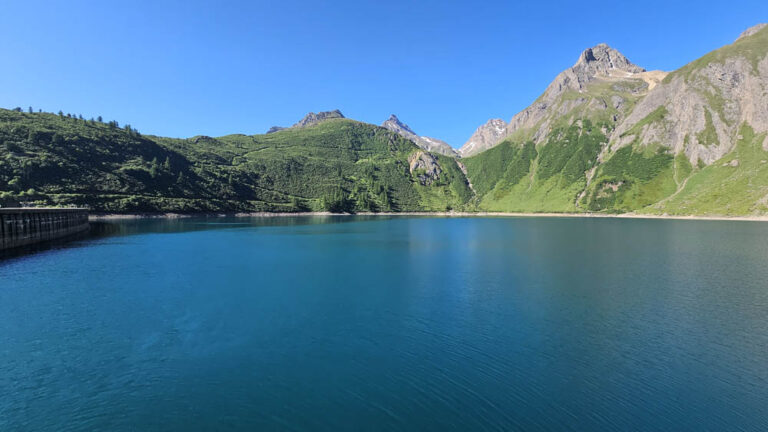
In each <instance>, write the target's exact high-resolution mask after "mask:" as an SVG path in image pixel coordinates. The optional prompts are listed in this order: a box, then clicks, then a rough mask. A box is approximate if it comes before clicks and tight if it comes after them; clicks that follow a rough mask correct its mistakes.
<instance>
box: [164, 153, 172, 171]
mask: <svg viewBox="0 0 768 432" xmlns="http://www.w3.org/2000/svg"><path fill="white" fill-rule="evenodd" d="M163 169H164V170H166V171H168V172H171V159H170V158H169V157H168V156H166V157H165V162H163Z"/></svg>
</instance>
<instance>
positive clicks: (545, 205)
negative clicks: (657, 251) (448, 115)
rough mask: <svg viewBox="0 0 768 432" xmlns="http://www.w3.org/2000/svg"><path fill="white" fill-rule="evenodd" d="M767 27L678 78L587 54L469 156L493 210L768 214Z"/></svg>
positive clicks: (611, 55)
mask: <svg viewBox="0 0 768 432" xmlns="http://www.w3.org/2000/svg"><path fill="white" fill-rule="evenodd" d="M767 52H768V28H767V27H766V26H764V25H760V26H756V27H753V28H751V29H749V30H747V31H746V32H744V33H743V34H742V36H741V37H739V39H737V40H736V41H735V42H734V43H733V44H731V45H728V46H725V47H723V48H721V49H719V50H716V51H714V52H712V53H709V54H707V55H706V56H704V57H702V58H700V59H698V60H696V61H694V62H692V63H689V64H688V65H686V66H684V67H682V68H680V69H679V70H677V71H674V72H671V73H669V74H667V73H664V72H661V71H651V72H647V71H645V70H644V69H642V68H641V67H639V66H637V65H634V64H633V63H631V62H630V61H629V60H628V59H627V58H626V57H625V56H623V55H622V54H621V53H619V52H618V51H616V50H614V49H612V48H610V47H608V46H607V45H605V44H600V45H597V46H595V47H593V48H590V49H587V50H585V51H584V52H583V53H582V54H581V55H580V56H579V59H578V61H577V62H576V64H574V66H573V67H571V68H568V69H566V70H565V71H563V72H562V73H560V74H559V75H558V76H557V77H556V78H555V80H554V81H553V82H552V83H551V84H550V85H549V86H548V87H547V89H546V90H545V92H544V93H543V94H542V95H541V96H540V97H539V98H538V99H537V100H536V101H534V103H533V104H532V105H531V106H530V107H528V108H526V109H525V110H523V111H522V112H520V113H519V114H517V115H515V116H514V117H513V118H512V120H511V121H510V122H509V124H508V125H507V126H506V130H505V132H504V133H503V134H502V136H501V137H500V138H499V139H498V140H497V141H496V142H492V141H490V142H489V141H486V142H484V143H483V144H482V145H478V144H477V143H475V144H474V146H473V147H471V148H470V147H468V146H465V147H463V148H462V149H461V150H460V153H461V154H462V155H463V156H467V157H466V158H464V159H463V163H464V165H465V166H466V168H467V172H468V176H469V179H470V180H471V183H472V185H473V187H474V189H475V191H476V192H477V194H478V207H479V208H480V209H484V210H491V211H499V210H505V211H607V212H627V211H634V212H646V213H670V214H717V215H735V214H763V213H765V212H766V211H768V207H766V205H768V169H766V165H767V164H766V161H767V160H768V153H766V149H768V143H767V142H765V140H766V131H768V104H766V97H767V96H768V59H767V58H766V57H767V56H766V53H767Z"/></svg>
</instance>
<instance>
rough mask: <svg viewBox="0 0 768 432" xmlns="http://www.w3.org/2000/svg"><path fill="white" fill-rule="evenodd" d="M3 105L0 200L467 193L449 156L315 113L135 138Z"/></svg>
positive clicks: (359, 200)
mask: <svg viewBox="0 0 768 432" xmlns="http://www.w3.org/2000/svg"><path fill="white" fill-rule="evenodd" d="M20 111H21V110H20V109H19V110H18V111H9V110H1V109H0V155H2V156H1V157H0V204H2V205H13V204H18V203H20V202H22V203H23V202H27V203H34V204H36V205H69V204H76V205H88V206H90V207H91V208H92V209H93V210H94V211H99V212H169V211H172V212H201V211H206V212H246V211H270V212H285V211H309V210H315V211H320V210H326V211H334V212H340V211H349V212H357V211H436V210H441V211H442V210H446V209H451V208H455V209H464V208H465V206H466V205H467V203H468V202H469V200H470V199H471V198H472V192H471V190H470V189H469V186H468V185H467V181H466V178H465V177H464V174H463V173H462V172H461V170H460V169H459V167H458V165H457V164H456V161H455V160H454V159H452V158H449V157H445V156H441V155H432V154H429V153H425V152H424V151H423V150H421V149H420V148H418V147H417V146H416V145H414V144H413V143H412V142H411V141H409V140H407V139H405V138H402V137H401V136H399V135H397V134H395V133H393V132H390V131H388V130H386V129H383V128H380V127H378V126H374V125H370V124H365V123H360V122H356V121H354V120H348V119H344V118H340V113H335V114H334V113H331V114H330V115H324V114H323V113H319V114H316V115H309V116H307V117H305V121H302V122H299V123H298V124H297V125H298V126H294V127H291V128H288V129H285V130H281V131H278V132H274V133H271V134H264V135H250V136H249V135H227V136H222V137H208V136H197V137H193V138H189V139H178V138H164V137H156V136H149V135H141V134H139V133H138V132H136V131H135V130H133V129H131V128H130V127H128V126H126V127H125V128H119V127H117V125H116V124H115V123H109V124H105V123H101V122H97V121H92V120H91V121H86V120H82V119H78V118H71V117H68V116H63V115H62V116H57V115H54V114H49V113H24V112H20Z"/></svg>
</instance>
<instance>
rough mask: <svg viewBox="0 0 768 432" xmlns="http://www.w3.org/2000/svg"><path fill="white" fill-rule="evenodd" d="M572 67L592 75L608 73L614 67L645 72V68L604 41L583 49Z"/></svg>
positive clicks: (633, 71)
mask: <svg viewBox="0 0 768 432" xmlns="http://www.w3.org/2000/svg"><path fill="white" fill-rule="evenodd" d="M573 69H576V70H577V71H579V72H586V73H589V74H591V75H593V76H596V75H609V74H610V72H611V70H616V69H618V70H621V71H624V72H630V73H639V72H645V69H643V68H641V67H640V66H637V65H635V64H634V63H632V62H631V61H629V59H627V58H626V57H625V56H624V54H622V53H620V52H618V51H616V50H615V49H613V48H611V47H609V46H608V45H606V44H604V43H601V44H598V45H595V46H593V47H592V48H587V49H585V50H584V51H583V52H582V53H581V56H579V60H578V61H577V62H576V64H575V65H573Z"/></svg>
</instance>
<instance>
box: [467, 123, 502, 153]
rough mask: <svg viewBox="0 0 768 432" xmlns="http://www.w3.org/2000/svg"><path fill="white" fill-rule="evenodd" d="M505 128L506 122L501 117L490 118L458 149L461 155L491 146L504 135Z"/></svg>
mask: <svg viewBox="0 0 768 432" xmlns="http://www.w3.org/2000/svg"><path fill="white" fill-rule="evenodd" d="M506 130H507V122H505V121H504V120H502V119H490V120H488V121H487V122H486V123H485V124H484V125H482V126H480V127H479V128H477V130H475V133H473V134H472V136H471V137H469V139H468V140H467V142H466V143H464V145H463V146H461V148H460V149H459V154H460V155H461V156H466V155H471V154H473V153H477V149H487V148H491V147H493V146H494V145H495V144H496V143H498V142H499V141H500V140H501V138H502V137H503V136H504V134H505V132H506Z"/></svg>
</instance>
